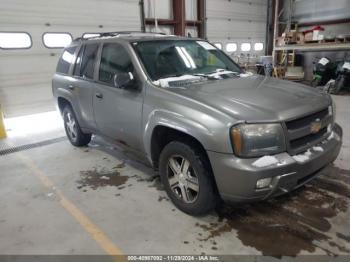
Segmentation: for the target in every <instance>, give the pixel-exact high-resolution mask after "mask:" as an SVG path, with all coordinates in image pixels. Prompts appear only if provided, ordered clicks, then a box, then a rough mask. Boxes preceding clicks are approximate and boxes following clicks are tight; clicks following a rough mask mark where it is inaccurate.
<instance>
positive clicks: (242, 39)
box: [206, 0, 267, 58]
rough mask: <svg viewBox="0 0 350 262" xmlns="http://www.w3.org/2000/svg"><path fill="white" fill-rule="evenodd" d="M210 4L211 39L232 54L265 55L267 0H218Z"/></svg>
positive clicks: (209, 36)
mask: <svg viewBox="0 0 350 262" xmlns="http://www.w3.org/2000/svg"><path fill="white" fill-rule="evenodd" d="M206 3H207V9H206V12H207V18H208V20H207V36H208V39H209V40H210V41H211V42H213V43H215V44H216V45H217V46H219V47H220V48H222V49H223V50H224V51H226V52H228V53H230V54H231V55H233V56H234V55H237V56H241V55H243V56H247V57H251V58H252V57H255V58H257V57H258V56H260V55H263V54H264V51H265V37H266V23H267V0H249V1H248V0H230V1H228V0H215V1H206Z"/></svg>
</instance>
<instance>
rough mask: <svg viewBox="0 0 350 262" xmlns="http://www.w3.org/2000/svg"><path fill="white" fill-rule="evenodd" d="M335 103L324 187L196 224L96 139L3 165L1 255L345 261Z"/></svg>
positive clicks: (342, 109) (348, 161) (348, 246)
mask: <svg viewBox="0 0 350 262" xmlns="http://www.w3.org/2000/svg"><path fill="white" fill-rule="evenodd" d="M335 100H336V103H337V121H338V122H339V123H340V124H341V125H342V127H343V129H344V144H343V148H342V151H341V154H340V156H339V157H338V159H337V160H336V161H335V163H334V165H332V166H329V167H328V168H326V169H325V170H324V171H322V173H323V175H322V176H321V177H320V178H317V179H315V180H314V181H312V182H311V183H310V184H309V185H307V186H306V187H304V188H302V189H300V190H298V191H297V192H294V193H292V194H290V195H288V196H284V197H280V198H278V199H274V200H271V201H268V202H262V203H257V204H252V205H244V206H236V207H228V206H222V207H220V208H219V209H218V210H216V211H215V212H213V213H212V214H210V215H207V216H205V217H200V218H196V217H191V216H188V215H186V214H184V213H182V212H181V211H179V210H177V209H176V208H175V207H174V206H173V205H172V203H171V202H170V201H169V199H168V198H167V196H166V193H165V192H164V191H163V189H162V186H161V185H160V183H159V180H158V178H157V176H156V173H154V172H153V170H152V169H150V168H149V167H147V166H146V165H144V164H142V163H140V162H138V161H137V160H136V159H135V158H133V157H132V156H130V155H128V154H127V153H125V152H123V150H121V149H119V148H118V147H116V146H110V145H108V144H106V143H104V142H103V141H101V139H99V138H95V139H94V142H93V143H91V145H90V146H89V147H87V148H75V147H73V146H71V145H70V144H69V142H68V141H66V140H65V141H61V142H56V143H53V144H50V145H46V146H43V147H38V148H34V149H30V150H24V151H21V152H17V153H12V154H7V155H3V156H0V254H17V255H18V254H119V253H123V254H198V255H199V254H220V255H223V254H224V255H229V254H252V255H259V254H265V255H273V256H279V255H292V256H294V255H298V254H328V255H338V254H350V210H349V204H350V149H349V147H350V133H349V132H348V130H350V121H348V120H349V114H350V107H349V106H348V105H349V102H350V97H349V96H337V97H335ZM49 132H50V135H49V137H51V136H52V134H53V133H55V132H56V135H57V136H61V135H62V127H61V126H59V125H58V126H57V130H56V131H54V130H50V131H49ZM40 136H41V137H42V136H43V134H41V135H39V137H40ZM31 137H35V135H32V136H31ZM30 139H31V140H30V141H35V138H30ZM23 141H24V140H23V137H22V140H20V142H21V143H22V142H23ZM1 143H2V147H5V146H6V144H7V145H9V144H18V139H17V138H16V137H15V136H12V137H10V138H9V139H6V140H3V141H2V142H1Z"/></svg>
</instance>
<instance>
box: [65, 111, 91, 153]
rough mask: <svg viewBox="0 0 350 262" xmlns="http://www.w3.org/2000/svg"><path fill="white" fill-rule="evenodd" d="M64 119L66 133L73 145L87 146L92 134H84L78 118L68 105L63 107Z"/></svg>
mask: <svg viewBox="0 0 350 262" xmlns="http://www.w3.org/2000/svg"><path fill="white" fill-rule="evenodd" d="M62 113H63V121H64V129H65V131H66V135H67V137H68V139H69V141H70V142H71V144H72V145H73V146H77V147H81V146H86V145H87V144H89V143H90V141H91V134H84V133H83V132H82V131H81V128H80V126H79V123H78V121H77V118H76V116H75V114H74V112H73V110H72V108H71V106H66V107H65V108H64V109H63V112H62Z"/></svg>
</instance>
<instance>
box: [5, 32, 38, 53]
mask: <svg viewBox="0 0 350 262" xmlns="http://www.w3.org/2000/svg"><path fill="white" fill-rule="evenodd" d="M31 46H32V39H31V37H30V35H29V34H28V33H24V32H23V33H22V32H0V48H3V49H26V48H30V47H31Z"/></svg>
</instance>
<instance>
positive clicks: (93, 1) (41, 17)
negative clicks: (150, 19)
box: [0, 0, 141, 117]
mask: <svg viewBox="0 0 350 262" xmlns="http://www.w3.org/2000/svg"><path fill="white" fill-rule="evenodd" d="M140 27H141V22H140V10H139V4H138V0H74V1H71V0H60V1H55V0H31V1H28V0H1V8H0V32H2V31H7V32H16V31H24V32H27V33H29V34H30V35H31V38H32V42H33V45H32V47H31V48H30V49H25V50H3V49H0V104H1V105H2V106H3V108H4V113H5V116H6V117H12V116H18V115H24V114H32V113H37V112H45V111H50V110H53V109H54V103H53V100H52V93H51V77H52V75H53V73H54V71H55V68H56V64H57V60H58V57H59V55H60V53H61V52H62V49H49V48H46V47H44V45H43V43H42V35H43V33H44V32H68V33H70V34H71V35H72V36H73V39H74V38H76V37H80V36H81V35H82V34H83V33H84V32H101V31H118V30H119V31H125V30H138V31H139V30H140Z"/></svg>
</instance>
